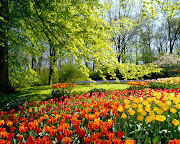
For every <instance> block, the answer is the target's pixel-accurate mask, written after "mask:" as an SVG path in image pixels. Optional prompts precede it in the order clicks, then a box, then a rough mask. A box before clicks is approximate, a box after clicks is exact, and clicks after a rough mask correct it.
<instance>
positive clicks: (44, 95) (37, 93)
mask: <svg viewBox="0 0 180 144" xmlns="http://www.w3.org/2000/svg"><path fill="white" fill-rule="evenodd" d="M128 87H129V85H127V84H96V85H77V86H76V87H75V88H73V93H72V94H74V95H75V94H79V95H81V94H85V93H87V92H88V91H89V90H91V89H93V88H104V89H106V90H111V91H113V90H123V89H126V88H128ZM52 89H53V88H51V86H49V85H48V86H35V87H29V88H21V89H17V93H15V94H9V95H3V96H1V97H0V110H2V109H3V108H4V106H5V104H6V103H8V102H9V101H10V100H12V99H19V98H21V97H26V98H27V99H28V101H29V102H32V101H33V100H35V101H36V102H40V101H43V100H47V99H48V98H49V97H50V95H51V91H52Z"/></svg>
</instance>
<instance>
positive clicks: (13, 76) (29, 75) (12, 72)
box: [9, 56, 39, 87]
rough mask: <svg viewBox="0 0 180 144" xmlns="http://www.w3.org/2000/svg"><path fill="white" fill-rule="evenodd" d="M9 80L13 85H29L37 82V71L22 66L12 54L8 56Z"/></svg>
mask: <svg viewBox="0 0 180 144" xmlns="http://www.w3.org/2000/svg"><path fill="white" fill-rule="evenodd" d="M9 61H10V62H9V80H10V82H11V84H12V86H13V87H29V86H33V85H34V84H36V83H38V82H39V76H38V74H37V72H35V71H34V70H32V69H31V68H30V66H28V67H23V66H22V64H21V63H20V62H19V61H18V59H16V58H15V57H14V56H11V57H9Z"/></svg>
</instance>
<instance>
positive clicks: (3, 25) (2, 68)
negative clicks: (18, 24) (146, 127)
mask: <svg viewBox="0 0 180 144" xmlns="http://www.w3.org/2000/svg"><path fill="white" fill-rule="evenodd" d="M0 11H1V13H0V17H3V19H4V21H2V20H1V21H0V73H1V74H0V95H2V94H5V93H8V92H9V90H10V89H9V86H10V84H9V80H8V37H7V32H8V20H9V15H8V13H9V10H8V0H3V1H2V2H1V6H0Z"/></svg>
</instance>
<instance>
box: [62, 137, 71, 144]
mask: <svg viewBox="0 0 180 144" xmlns="http://www.w3.org/2000/svg"><path fill="white" fill-rule="evenodd" d="M63 142H64V144H69V143H70V142H72V138H70V137H64V138H63Z"/></svg>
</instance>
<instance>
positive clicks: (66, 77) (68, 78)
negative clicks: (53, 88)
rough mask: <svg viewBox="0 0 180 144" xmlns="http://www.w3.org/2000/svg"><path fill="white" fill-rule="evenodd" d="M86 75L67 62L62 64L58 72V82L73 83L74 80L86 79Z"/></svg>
mask: <svg viewBox="0 0 180 144" xmlns="http://www.w3.org/2000/svg"><path fill="white" fill-rule="evenodd" d="M86 80H88V77H87V76H85V75H84V74H83V73H82V71H80V70H79V69H78V68H77V67H75V66H74V65H72V64H70V63H68V64H66V65H63V66H62V70H61V71H60V74H59V82H62V83H66V82H70V83H73V82H74V81H86Z"/></svg>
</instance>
